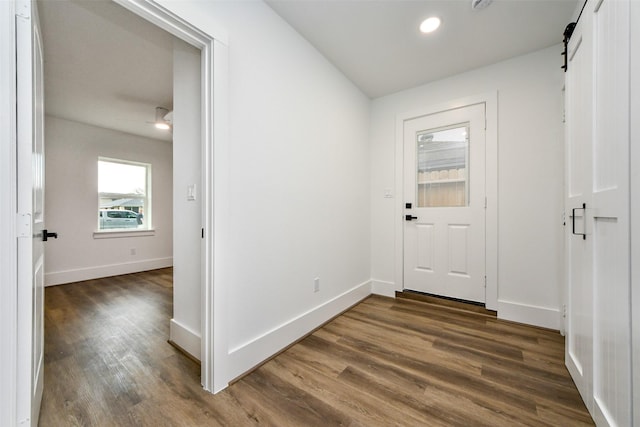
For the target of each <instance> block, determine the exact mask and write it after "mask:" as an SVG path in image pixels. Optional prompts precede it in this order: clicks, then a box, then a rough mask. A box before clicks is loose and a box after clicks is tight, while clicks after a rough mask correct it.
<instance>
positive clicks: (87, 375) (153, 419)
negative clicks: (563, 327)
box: [40, 269, 593, 427]
mask: <svg viewBox="0 0 640 427" xmlns="http://www.w3.org/2000/svg"><path fill="white" fill-rule="evenodd" d="M171 274H172V272H171V269H163V270H156V271H151V272H145V273H138V274H130V275H126V276H119V277H112V278H106V279H100V280H91V281H87V282H82V283H77V284H70V285H62V286H56V287H50V288H47V289H46V292H45V294H46V303H45V311H46V313H45V315H46V320H45V322H46V323H45V334H46V336H45V378H44V384H45V388H44V397H43V403H42V410H41V414H40V425H41V426H56V427H58V426H249V425H272V426H340V425H342V426H354V427H355V426H391V425H401V426H516V425H527V426H587V425H593V422H592V420H591V418H590V416H589V414H588V412H587V410H586V408H585V407H584V405H583V403H582V401H581V399H580V396H579V395H578V392H577V390H576V388H575V386H574V384H573V382H572V381H571V379H570V377H569V374H568V372H567V370H566V368H565V367H564V363H563V354H564V340H563V338H562V337H561V336H560V335H559V334H558V333H555V332H552V331H547V330H543V329H538V328H533V327H527V326H523V325H518V324H513V323H508V322H503V321H500V320H497V319H495V318H493V317H491V316H486V315H482V314H477V313H471V312H464V311H460V310H456V309H451V308H447V307H442V306H438V305H433V304H426V303H423V302H417V301H411V300H403V299H396V300H394V299H391V298H384V297H377V296H372V297H369V298H367V299H366V300H364V301H363V302H361V303H360V304H358V305H357V306H355V307H353V308H352V309H351V310H349V311H347V312H346V313H344V314H343V315H341V316H339V317H337V318H336V319H334V320H333V321H331V322H330V323H328V324H327V325H325V326H324V327H322V328H321V329H319V330H317V331H316V332H314V333H313V334H312V335H310V336H308V337H307V338H305V339H303V340H302V341H300V342H299V343H298V344H296V345H294V346H292V347H291V348H289V349H287V350H286V351H285V352H283V353H281V354H280V355H278V356H277V357H275V358H274V359H272V360H270V361H269V362H267V363H266V364H264V365H263V366H261V367H260V368H258V369H257V370H255V371H254V372H252V373H251V374H249V375H247V376H245V377H243V378H242V379H240V380H239V381H238V382H236V383H234V384H233V385H231V386H230V387H229V388H227V389H226V390H224V391H223V392H221V393H219V394H217V395H215V396H214V395H211V394H209V393H206V392H204V391H203V390H202V388H201V387H200V379H199V373H200V367H199V366H198V365H197V364H196V363H194V362H193V361H191V360H190V359H188V358H187V357H185V356H184V355H182V354H181V353H180V352H178V351H177V350H176V349H175V348H173V347H172V346H171V345H169V344H168V343H167V339H168V334H169V319H170V317H171V313H172V302H171V294H172V287H171V286H172V285H171Z"/></svg>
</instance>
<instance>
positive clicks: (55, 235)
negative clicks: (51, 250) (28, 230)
mask: <svg viewBox="0 0 640 427" xmlns="http://www.w3.org/2000/svg"><path fill="white" fill-rule="evenodd" d="M49 237H53V238H54V239H57V238H58V233H49V230H47V229H46V228H45V229H44V230H42V241H43V242H46V241H47V240H49Z"/></svg>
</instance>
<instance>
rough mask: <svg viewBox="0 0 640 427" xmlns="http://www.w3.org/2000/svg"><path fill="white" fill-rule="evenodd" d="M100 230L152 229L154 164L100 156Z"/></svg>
mask: <svg viewBox="0 0 640 427" xmlns="http://www.w3.org/2000/svg"><path fill="white" fill-rule="evenodd" d="M98 199H99V207H98V230H105V231H113V230H150V229H151V165H150V164H148V163H139V162H131V161H128V160H118V159H109V158H105V157H100V158H98Z"/></svg>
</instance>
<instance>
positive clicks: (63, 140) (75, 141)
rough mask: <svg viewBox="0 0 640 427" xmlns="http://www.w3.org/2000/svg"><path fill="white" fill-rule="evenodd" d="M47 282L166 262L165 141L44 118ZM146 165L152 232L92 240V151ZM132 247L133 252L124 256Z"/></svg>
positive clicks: (94, 177) (169, 222) (169, 228)
mask: <svg viewBox="0 0 640 427" xmlns="http://www.w3.org/2000/svg"><path fill="white" fill-rule="evenodd" d="M45 140H46V147H45V150H46V169H45V170H46V183H47V187H46V189H45V190H46V196H45V210H46V216H47V228H48V229H49V230H50V231H55V232H57V233H58V239H51V240H50V241H49V242H48V243H47V245H46V254H45V256H46V260H47V261H46V266H45V280H46V284H47V285H55V284H60V283H69V282H75V281H80V280H87V279H92V278H96V277H105V276H110V275H115V274H124V273H131V272H135V271H144V270H149V269H153V268H160V267H167V266H170V265H172V221H173V217H172V211H171V197H172V183H171V176H172V166H171V143H168V142H165V141H160V140H153V139H148V138H143V137H139V136H134V135H130V134H126V133H122V132H116V131H113V130H108V129H103V128H98V127H95V126H90V125H86V124H82V123H77V122H72V121H68V120H63V119H59V118H56V117H52V116H47V117H46V118H45ZM99 156H105V157H111V158H116V159H123V160H132V161H137V162H145V163H151V164H152V174H153V180H152V191H153V193H152V199H153V208H152V209H153V228H154V229H155V235H153V236H144V237H124V238H106V239H104V238H103V239H95V238H94V231H96V229H97V226H98V222H97V212H98V193H97V191H98V190H97V189H98V157H99ZM131 249H135V252H136V254H135V255H132V254H131Z"/></svg>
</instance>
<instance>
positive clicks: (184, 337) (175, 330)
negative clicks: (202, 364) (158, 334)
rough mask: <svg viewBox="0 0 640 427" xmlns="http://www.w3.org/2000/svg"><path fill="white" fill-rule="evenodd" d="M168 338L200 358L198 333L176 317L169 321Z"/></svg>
mask: <svg viewBox="0 0 640 427" xmlns="http://www.w3.org/2000/svg"><path fill="white" fill-rule="evenodd" d="M169 340H171V342H173V343H174V344H176V345H177V346H178V347H180V348H181V349H182V350H184V351H186V352H187V353H189V354H190V355H191V356H193V357H195V358H196V359H198V360H201V359H200V348H201V347H200V342H201V339H200V334H198V333H196V332H194V331H192V330H191V329H189V328H187V327H186V326H184V325H182V324H181V323H179V322H177V321H176V319H171V321H170V322H169Z"/></svg>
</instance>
